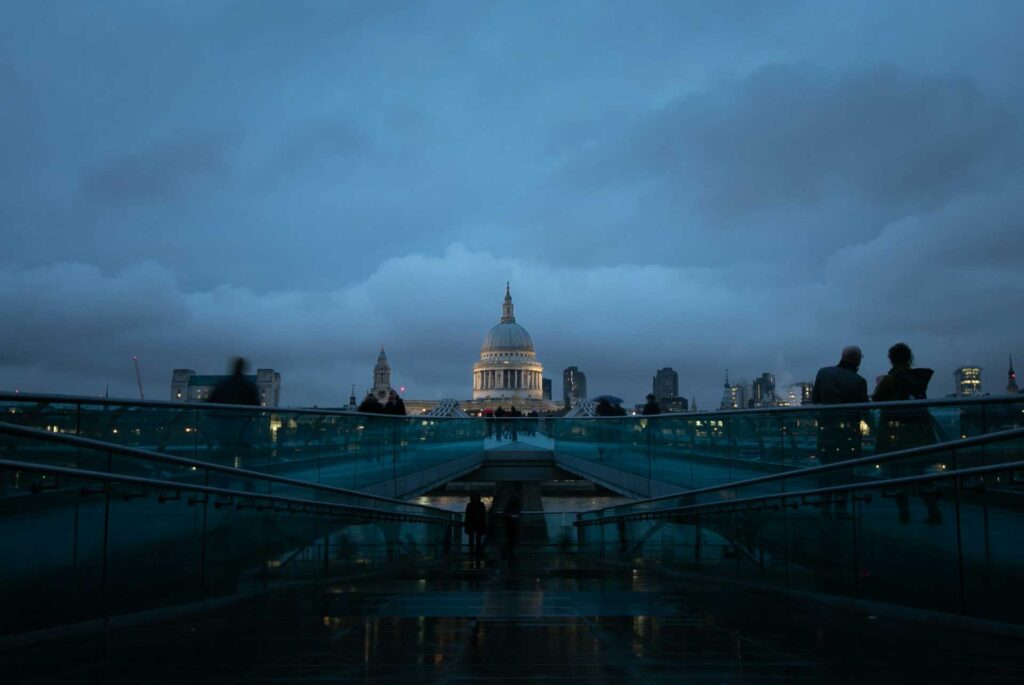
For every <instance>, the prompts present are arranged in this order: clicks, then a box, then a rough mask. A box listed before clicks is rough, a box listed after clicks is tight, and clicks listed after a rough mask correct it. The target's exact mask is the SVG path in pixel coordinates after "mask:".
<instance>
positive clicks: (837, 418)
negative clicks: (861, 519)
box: [811, 345, 868, 515]
mask: <svg viewBox="0 0 1024 685" xmlns="http://www.w3.org/2000/svg"><path fill="white" fill-rule="evenodd" d="M861 359H863V354H862V353H861V351H860V348H859V347H857V346H856V345H850V346H848V347H844V348H843V352H842V355H840V358H839V363H838V364H836V365H835V366H825V367H822V368H821V369H818V375H817V376H815V378H814V388H813V390H812V391H811V402H813V403H814V404H854V403H857V402H867V401H868V382H867V381H866V380H865V379H864V377H863V376H861V375H860V374H859V373H857V371H859V370H860V362H861ZM860 421H861V412H859V411H849V412H845V411H836V410H834V409H829V410H827V411H822V412H821V413H820V414H819V415H818V463H819V464H821V465H822V466H824V465H826V464H834V463H835V462H839V461H845V460H847V459H856V458H858V457H860V456H861V433H860ZM842 482H843V478H842V476H841V474H840V473H838V472H837V471H826V472H825V473H823V474H822V477H821V478H820V479H819V480H818V484H819V485H820V486H821V487H825V488H827V487H831V486H834V485H839V484H841V483H842ZM833 506H834V507H835V509H836V513H843V512H845V511H846V497H845V496H840V497H837V498H834V499H830V500H829V502H827V503H824V504H822V512H823V513H824V514H826V515H829V514H831V513H832V508H833Z"/></svg>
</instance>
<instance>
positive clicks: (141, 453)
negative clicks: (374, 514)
mask: <svg viewBox="0 0 1024 685" xmlns="http://www.w3.org/2000/svg"><path fill="white" fill-rule="evenodd" d="M3 433H6V434H13V435H20V436H23V437H28V438H31V439H33V440H43V441H47V442H56V443H63V444H67V445H73V446H76V447H84V448H87V449H92V450H101V451H105V452H113V453H115V454H120V455H123V456H129V457H136V458H139V459H148V460H150V461H159V462H164V463H167V464H175V465H178V466H188V467H195V468H197V469H199V468H202V469H206V470H208V471H214V472H217V473H227V474H231V475H233V476H244V477H247V478H254V479H258V480H262V481H269V482H272V483H281V484H284V485H293V486H299V487H304V488H310V489H313V490H320V491H323V492H330V493H332V494H338V495H346V496H349V497H357V498H362V499H368V500H374V501H378V502H386V503H388V504H401V505H403V506H407V507H422V508H424V509H431V510H434V511H445V510H444V509H441V508H439V507H431V506H429V505H425V504H414V503H410V502H406V501H404V500H399V499H394V498H391V497H383V496H381V495H373V494H370V493H365V492H359V491H358V490H346V489H345V488H339V487H335V486H333V485H323V484H321V483H313V482H312V481H304V480H297V479H294V478H286V477H284V476H276V475H273V474H269V473H263V472H261V471H251V470H249V469H240V468H235V467H233V466H224V465H223V464H214V463H211V462H207V461H200V460H197V459H189V458H188V457H179V456H175V455H173V454H164V453H162V452H151V451H150V450H144V449H140V448H138V447H128V446H126V445H119V444H117V443H113V442H106V441H104V440H96V439H95V438H83V437H81V436H78V435H66V434H63V433H51V432H49V431H44V430H40V429H38V428H29V427H27V426H19V425H17V424H13V423H4V422H0V434H3Z"/></svg>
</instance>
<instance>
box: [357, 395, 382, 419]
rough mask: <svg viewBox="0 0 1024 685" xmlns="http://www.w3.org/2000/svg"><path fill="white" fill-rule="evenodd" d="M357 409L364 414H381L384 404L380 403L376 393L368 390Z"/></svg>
mask: <svg viewBox="0 0 1024 685" xmlns="http://www.w3.org/2000/svg"><path fill="white" fill-rule="evenodd" d="M359 411H361V412H363V413H364V414H383V413H384V405H383V404H381V403H380V400H378V399H377V396H376V395H374V394H373V393H372V392H370V393H367V394H366V397H365V398H364V399H363V401H362V402H361V403H360V404H359Z"/></svg>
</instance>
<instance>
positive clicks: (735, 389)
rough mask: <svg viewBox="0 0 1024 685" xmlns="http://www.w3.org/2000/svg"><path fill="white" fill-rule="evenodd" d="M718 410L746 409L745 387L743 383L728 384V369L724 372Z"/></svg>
mask: <svg viewBox="0 0 1024 685" xmlns="http://www.w3.org/2000/svg"><path fill="white" fill-rule="evenodd" d="M719 408H720V409H746V408H747V387H746V385H745V384H744V383H743V382H737V383H730V382H729V369H726V370H725V386H724V387H723V388H722V403H721V405H719Z"/></svg>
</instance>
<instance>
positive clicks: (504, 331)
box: [480, 321, 533, 354]
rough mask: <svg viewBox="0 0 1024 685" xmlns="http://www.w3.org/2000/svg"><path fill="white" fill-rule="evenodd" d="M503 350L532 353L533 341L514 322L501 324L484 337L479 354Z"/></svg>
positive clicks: (524, 330)
mask: <svg viewBox="0 0 1024 685" xmlns="http://www.w3.org/2000/svg"><path fill="white" fill-rule="evenodd" d="M503 350H523V351H527V352H533V340H531V339H530V334H529V333H527V332H526V329H525V328H523V327H522V326H520V325H519V324H517V323H515V322H514V321H508V322H504V321H503V322H502V323H499V324H498V325H497V326H495V327H494V328H492V329H491V330H490V331H489V332H488V333H487V335H486V336H485V337H484V344H483V347H481V348H480V353H481V354H486V353H487V352H498V351H503Z"/></svg>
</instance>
